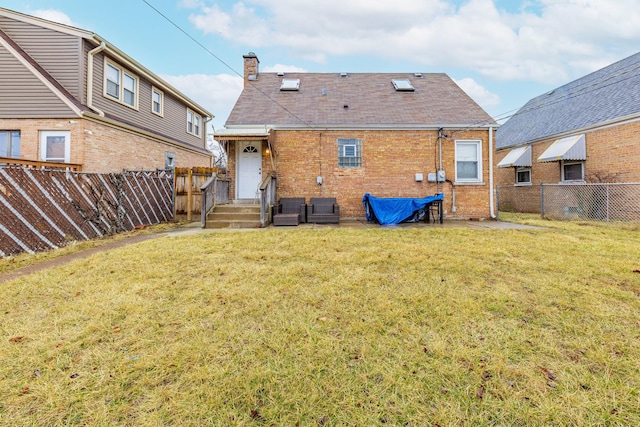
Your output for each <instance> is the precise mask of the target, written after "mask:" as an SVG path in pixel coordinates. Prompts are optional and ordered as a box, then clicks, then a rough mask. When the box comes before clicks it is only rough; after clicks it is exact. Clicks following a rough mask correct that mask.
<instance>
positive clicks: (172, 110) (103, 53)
mask: <svg viewBox="0 0 640 427" xmlns="http://www.w3.org/2000/svg"><path fill="white" fill-rule="evenodd" d="M212 117H213V116H212V114H211V113H209V112H208V111H207V110H206V109H204V108H203V107H201V106H200V105H198V104H197V103H195V102H194V101H192V100H190V99H189V98H188V97H187V96H185V95H184V94H183V93H181V92H180V91H178V90H177V89H175V88H174V87H172V86H171V85H169V84H168V83H167V82H165V81H164V80H162V79H161V78H160V77H158V76H157V75H155V74H154V73H153V72H151V71H150V70H148V69H147V68H145V67H144V66H143V65H142V64H140V63H139V62H137V61H136V60H134V59H133V58H131V57H130V56H128V55H127V54H126V53H124V52H122V51H121V50H119V49H118V48H117V47H115V46H113V45H112V44H110V43H109V42H108V41H107V40H105V39H104V38H102V37H101V36H99V35H97V34H95V33H92V32H89V31H85V30H82V29H78V28H75V27H70V26H67V25H62V24H58V23H55V22H51V21H47V20H44V19H40V18H36V17H33V16H29V15H25V14H22V13H18V12H14V11H11V10H8V9H3V8H0V163H8V162H9V160H8V158H12V159H21V160H29V161H39V162H56V163H68V164H73V165H76V166H79V167H80V168H82V169H83V170H85V171H91V172H112V171H121V170H122V169H155V168H165V167H167V166H169V167H174V166H210V165H211V153H210V152H209V151H208V150H207V149H206V131H205V129H206V124H207V122H208V121H209V120H211V118H212Z"/></svg>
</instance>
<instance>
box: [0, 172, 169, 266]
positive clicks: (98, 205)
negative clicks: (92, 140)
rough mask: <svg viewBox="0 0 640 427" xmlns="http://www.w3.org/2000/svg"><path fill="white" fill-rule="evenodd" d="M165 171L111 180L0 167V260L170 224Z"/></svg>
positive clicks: (105, 176) (109, 177)
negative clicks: (141, 228) (77, 241)
mask: <svg viewBox="0 0 640 427" xmlns="http://www.w3.org/2000/svg"><path fill="white" fill-rule="evenodd" d="M172 185H173V177H172V175H171V174H170V173H167V172H166V171H136V172H126V171H125V172H123V173H118V174H116V173H110V174H97V173H78V172H71V171H53V170H49V171H45V170H34V169H25V168H16V167H0V257H1V256H8V255H13V254H17V253H20V252H29V253H34V252H38V251H43V250H49V249H55V248H58V247H61V246H65V245H66V244H67V243H68V242H70V241H74V240H89V239H93V238H96V237H102V236H105V235H111V234H115V233H118V232H121V231H128V230H133V229H134V228H136V227H138V226H143V225H151V224H157V223H160V222H164V221H169V220H171V219H173V188H172Z"/></svg>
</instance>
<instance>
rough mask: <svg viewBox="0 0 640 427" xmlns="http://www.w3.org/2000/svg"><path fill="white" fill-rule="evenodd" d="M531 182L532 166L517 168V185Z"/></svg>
mask: <svg viewBox="0 0 640 427" xmlns="http://www.w3.org/2000/svg"><path fill="white" fill-rule="evenodd" d="M528 184H531V168H516V185H528Z"/></svg>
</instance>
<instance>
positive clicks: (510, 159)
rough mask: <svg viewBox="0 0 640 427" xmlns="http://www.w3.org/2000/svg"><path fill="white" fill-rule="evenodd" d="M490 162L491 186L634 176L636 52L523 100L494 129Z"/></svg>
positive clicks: (639, 163)
mask: <svg viewBox="0 0 640 427" xmlns="http://www.w3.org/2000/svg"><path fill="white" fill-rule="evenodd" d="M496 162H497V166H498V169H497V171H496V182H497V184H498V185H499V186H513V185H515V186H519V187H528V186H529V187H530V186H532V185H539V184H541V183H542V184H551V183H553V184H558V183H580V182H588V183H592V182H640V53H638V54H635V55H633V56H630V57H628V58H626V59H623V60H621V61H619V62H616V63H614V64H612V65H609V66H607V67H605V68H602V69H601V70H598V71H596V72H593V73H591V74H589V75H587V76H584V77H582V78H579V79H577V80H575V81H573V82H571V83H567V84H566V85H564V86H561V87H558V88H556V89H554V90H551V91H549V92H547V93H546V94H544V95H540V96H538V97H536V98H533V99H532V100H530V101H529V102H528V103H527V104H525V105H524V107H522V108H521V109H520V110H519V111H518V112H517V113H516V114H515V115H514V116H513V117H511V118H510V119H509V120H508V121H507V122H506V123H505V124H503V125H501V126H500V128H499V129H498V131H497V132H496ZM518 191H520V192H522V193H523V194H524V193H525V192H527V189H526V188H520V189H519V190H518ZM528 193H529V194H531V192H528ZM534 193H535V192H534ZM533 206H536V203H534V204H533Z"/></svg>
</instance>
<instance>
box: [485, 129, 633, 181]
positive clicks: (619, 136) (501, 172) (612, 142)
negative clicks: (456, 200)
mask: <svg viewBox="0 0 640 427" xmlns="http://www.w3.org/2000/svg"><path fill="white" fill-rule="evenodd" d="M576 134H577V133H576ZM556 139H557V138H553V139H548V140H545V141H542V142H538V143H535V144H533V145H532V146H531V149H532V151H531V160H532V166H531V183H532V184H533V185H538V184H557V183H558V182H560V180H561V171H560V162H545V163H538V162H537V161H536V159H537V158H538V157H539V156H540V155H541V154H542V153H543V152H544V150H546V149H547V148H548V147H549V146H550V145H551V144H552V143H553V142H554V141H555V140H556ZM585 143H586V148H587V160H586V161H585V163H584V173H585V179H586V180H587V182H595V181H599V180H600V179H598V178H596V177H600V178H602V177H606V178H607V179H605V180H606V181H607V182H640V121H636V122H631V123H624V124H621V125H615V126H610V127H606V128H601V129H597V130H593V131H590V132H586V133H585ZM509 151H510V149H504V150H500V151H498V152H497V153H496V155H495V156H494V157H495V159H494V160H495V163H496V164H497V163H498V162H499V161H500V160H502V159H503V158H504V156H506V155H507V153H509ZM514 183H515V171H514V168H496V184H497V185H500V186H505V185H513V184H514Z"/></svg>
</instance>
